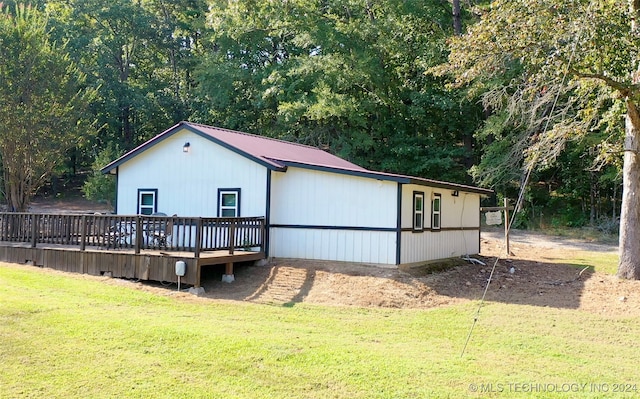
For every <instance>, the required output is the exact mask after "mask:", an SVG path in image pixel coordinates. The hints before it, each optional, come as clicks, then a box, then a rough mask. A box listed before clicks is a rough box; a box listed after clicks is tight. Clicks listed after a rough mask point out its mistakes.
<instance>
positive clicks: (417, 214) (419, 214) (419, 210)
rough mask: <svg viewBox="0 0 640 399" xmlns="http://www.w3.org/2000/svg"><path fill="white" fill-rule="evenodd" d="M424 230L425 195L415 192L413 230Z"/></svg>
mask: <svg viewBox="0 0 640 399" xmlns="http://www.w3.org/2000/svg"><path fill="white" fill-rule="evenodd" d="M422 229H424V193H423V192H419V191H414V192H413V230H414V231H422Z"/></svg>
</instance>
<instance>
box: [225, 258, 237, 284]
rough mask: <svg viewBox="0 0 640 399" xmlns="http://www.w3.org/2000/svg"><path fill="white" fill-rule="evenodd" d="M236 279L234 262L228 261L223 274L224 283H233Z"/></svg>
mask: <svg viewBox="0 0 640 399" xmlns="http://www.w3.org/2000/svg"><path fill="white" fill-rule="evenodd" d="M235 280H236V278H235V276H234V275H233V262H227V263H226V264H225V266H224V274H223V275H222V282H223V283H233V282H234V281H235Z"/></svg>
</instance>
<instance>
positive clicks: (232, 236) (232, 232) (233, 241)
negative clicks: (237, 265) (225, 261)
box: [229, 219, 236, 255]
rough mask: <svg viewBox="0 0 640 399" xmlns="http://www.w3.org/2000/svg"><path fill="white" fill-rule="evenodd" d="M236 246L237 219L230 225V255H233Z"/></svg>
mask: <svg viewBox="0 0 640 399" xmlns="http://www.w3.org/2000/svg"><path fill="white" fill-rule="evenodd" d="M235 246H236V219H233V221H231V222H230V223H229V255H233V250H234V249H235Z"/></svg>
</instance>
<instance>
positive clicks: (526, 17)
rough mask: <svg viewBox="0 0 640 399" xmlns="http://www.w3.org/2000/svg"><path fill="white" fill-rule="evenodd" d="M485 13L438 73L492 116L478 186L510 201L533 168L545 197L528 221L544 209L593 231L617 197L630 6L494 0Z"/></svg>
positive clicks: (481, 137) (634, 48)
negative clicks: (498, 192)
mask: <svg viewBox="0 0 640 399" xmlns="http://www.w3.org/2000/svg"><path fill="white" fill-rule="evenodd" d="M478 11H479V12H478V15H480V18H479V20H478V21H477V23H476V24H474V25H472V26H470V27H469V29H468V31H467V33H466V34H465V35H463V36H462V37H458V38H453V39H452V41H451V53H450V55H449V60H448V63H446V64H443V65H441V66H438V67H436V68H432V69H431V71H432V72H434V73H436V74H437V75H442V74H444V75H447V76H451V77H452V79H453V84H452V86H453V87H464V88H465V89H466V90H467V93H468V95H469V97H470V98H474V99H478V100H480V101H481V102H482V103H483V105H484V107H485V111H486V112H487V114H488V115H489V116H488V118H487V119H486V121H485V123H484V126H483V127H482V129H480V130H478V131H477V132H476V140H477V142H478V143H479V144H480V145H481V146H482V150H481V153H482V155H481V159H480V162H478V164H476V165H474V166H473V168H472V169H471V171H472V175H473V177H474V180H475V181H477V182H479V183H481V184H483V185H490V186H492V187H494V188H496V189H498V190H499V191H500V192H503V193H505V195H507V196H510V197H512V196H513V195H514V192H515V193H517V192H518V190H519V188H520V185H521V183H522V179H523V176H524V175H525V172H524V171H526V170H528V169H529V168H534V169H535V170H534V172H533V175H532V182H533V184H534V186H535V184H536V182H539V183H540V184H541V185H542V186H544V187H546V188H547V189H546V190H544V191H543V194H542V196H541V197H540V198H538V199H537V201H536V202H535V203H534V202H530V203H528V204H526V205H525V206H526V207H528V209H529V210H531V214H536V212H533V211H534V210H535V208H536V207H541V208H544V209H545V210H548V211H549V212H550V213H552V214H554V215H555V216H553V217H552V218H553V220H554V223H557V224H565V225H582V224H584V223H590V224H593V223H595V222H596V220H597V218H598V217H599V215H600V214H603V213H605V211H604V210H602V204H604V203H606V202H607V201H608V203H607V205H606V207H608V209H611V204H613V209H614V210H615V200H614V201H610V200H609V197H614V199H615V197H616V195H619V190H617V188H616V186H617V185H619V183H620V175H619V173H620V171H621V168H622V165H621V157H620V154H621V152H620V148H621V143H622V138H623V137H624V127H623V124H622V120H623V119H622V115H623V114H624V113H625V112H626V107H625V103H624V97H625V96H626V95H627V94H625V93H628V92H629V90H633V87H632V82H631V81H630V73H629V72H630V71H631V70H634V64H633V63H634V57H635V54H638V50H639V49H640V47H639V45H640V43H639V42H638V41H637V40H635V39H634V38H633V36H631V35H632V34H631V33H630V20H631V16H630V14H629V6H628V2H627V1H622V0H614V1H607V2H590V1H586V0H567V1H556V0H553V1H551V0H543V1H528V0H497V1H492V2H490V6H489V7H483V8H482V9H481V10H480V9H479V10H478ZM634 95H635V94H634ZM530 190H534V191H535V190H536V189H535V188H531V189H530ZM590 196H591V198H590ZM594 197H595V199H594ZM557 198H562V199H563V200H562V201H559V202H556V199H557ZM618 209H619V208H618ZM607 211H608V210H607ZM539 215H540V212H538V213H537V216H536V217H535V218H533V219H537V218H538V216H539ZM523 218H524V219H525V220H526V219H532V218H531V217H530V216H524V215H523ZM530 222H531V221H530ZM530 222H529V223H530Z"/></svg>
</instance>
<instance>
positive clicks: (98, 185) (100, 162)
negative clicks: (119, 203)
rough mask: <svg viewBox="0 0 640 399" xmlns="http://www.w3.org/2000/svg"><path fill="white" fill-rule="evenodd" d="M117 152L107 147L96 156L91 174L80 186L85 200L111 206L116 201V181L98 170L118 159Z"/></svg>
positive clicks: (113, 148)
mask: <svg viewBox="0 0 640 399" xmlns="http://www.w3.org/2000/svg"><path fill="white" fill-rule="evenodd" d="M118 154H119V150H118V149H117V148H115V147H113V146H111V147H108V148H106V149H104V150H102V151H100V153H99V154H98V156H96V159H95V161H94V162H93V167H92V170H93V172H92V174H91V176H89V178H88V179H87V181H86V182H85V183H84V185H83V186H82V193H83V194H84V196H85V198H87V199H89V200H92V201H100V202H106V203H107V204H109V205H111V204H113V203H114V202H115V199H116V180H115V178H114V176H112V175H105V174H103V173H102V172H101V171H100V169H102V168H103V167H105V166H106V165H108V164H109V163H110V162H111V161H113V160H114V159H116V158H117V157H118Z"/></svg>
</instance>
